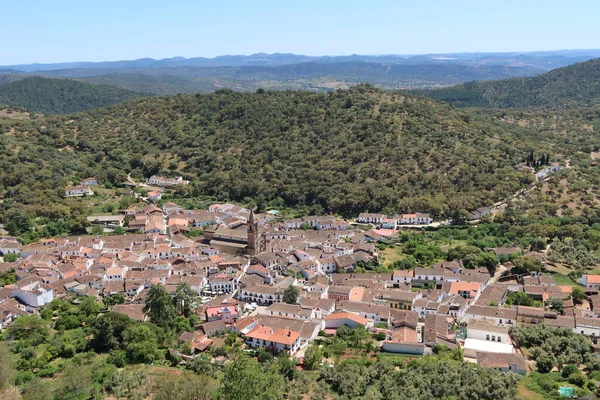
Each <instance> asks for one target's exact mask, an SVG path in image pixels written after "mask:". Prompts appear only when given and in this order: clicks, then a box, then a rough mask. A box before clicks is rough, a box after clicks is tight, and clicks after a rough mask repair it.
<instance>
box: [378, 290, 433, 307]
mask: <svg viewBox="0 0 600 400" xmlns="http://www.w3.org/2000/svg"><path fill="white" fill-rule="evenodd" d="M421 297H422V295H421V294H420V293H415V292H408V291H404V290H397V289H388V290H379V291H377V292H376V293H375V296H374V299H373V301H374V302H383V303H387V304H388V305H389V307H390V308H392V309H396V310H409V311H410V310H412V308H413V304H414V303H415V300H417V299H420V298H421Z"/></svg>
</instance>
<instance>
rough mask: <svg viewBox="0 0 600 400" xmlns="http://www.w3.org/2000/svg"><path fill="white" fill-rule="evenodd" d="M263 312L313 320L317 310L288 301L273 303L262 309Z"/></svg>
mask: <svg viewBox="0 0 600 400" xmlns="http://www.w3.org/2000/svg"><path fill="white" fill-rule="evenodd" d="M261 314H265V315H275V316H278V317H289V318H294V319H298V320H305V321H312V320H313V319H314V318H315V317H316V315H315V310H313V309H307V308H302V307H301V306H299V305H297V304H286V303H273V304H271V305H270V306H268V307H267V308H265V309H264V310H262V312H261Z"/></svg>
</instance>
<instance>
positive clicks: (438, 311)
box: [0, 178, 600, 375]
mask: <svg viewBox="0 0 600 400" xmlns="http://www.w3.org/2000/svg"><path fill="white" fill-rule="evenodd" d="M153 179H154V180H153V183H154V184H160V185H164V186H165V187H167V186H169V185H179V184H186V183H185V182H186V181H182V180H181V179H173V180H169V181H167V180H165V179H158V178H153ZM96 184H97V182H95V181H94V180H93V178H90V179H88V180H86V181H85V182H82V186H80V187H79V188H83V189H81V190H83V192H81V193H80V192H77V190H79V189H76V188H68V189H67V190H66V191H65V196H78V195H82V196H83V195H84V193H88V192H87V190H88V189H89V191H91V189H90V187H91V186H94V185H96ZM488 211H489V209H487V208H484V209H479V210H476V211H474V212H473V213H471V219H475V218H480V217H482V216H485V215H487V214H488ZM88 221H90V223H91V224H93V225H99V226H102V227H105V228H108V229H109V231H112V230H114V229H115V228H117V227H120V228H122V229H123V230H124V231H126V232H127V233H126V234H123V235H109V236H106V235H103V236H94V235H91V236H79V237H61V238H48V239H45V240H43V241H42V242H41V243H34V244H28V245H21V244H20V243H19V242H18V241H17V239H16V238H14V237H10V236H9V235H7V234H6V232H5V231H4V232H0V233H1V235H0V255H1V256H3V257H4V258H5V262H3V263H0V275H3V276H4V275H6V274H8V273H13V274H14V277H15V281H14V282H6V283H7V284H6V285H5V286H4V287H1V288H0V329H6V328H8V327H10V325H11V324H12V323H13V322H14V320H15V319H16V318H18V317H20V316H23V315H29V314H34V313H39V311H40V309H41V308H43V307H44V306H45V305H47V304H49V303H50V302H51V301H52V300H53V299H59V298H64V297H68V296H92V297H95V298H97V299H107V298H115V296H119V297H120V298H121V299H122V301H120V303H121V304H116V305H114V306H113V307H112V311H114V312H117V313H122V314H125V315H127V316H129V317H131V318H132V319H134V320H136V321H145V320H147V316H146V315H145V314H144V311H143V308H144V305H145V302H146V299H147V294H148V291H149V289H150V288H152V287H153V286H155V285H162V286H163V287H164V288H165V290H166V291H167V292H168V293H171V294H174V293H175V291H176V290H177V288H178V287H179V286H180V285H181V284H187V285H189V287H190V288H191V289H192V290H193V291H194V292H195V293H196V294H197V295H198V301H197V303H196V304H194V306H195V312H196V313H197V314H198V316H199V317H200V319H201V321H202V323H201V324H199V325H198V326H196V327H195V330H194V331H193V332H185V333H184V334H182V335H181V337H180V340H181V341H183V342H186V343H188V344H189V346H190V348H191V349H192V350H193V353H194V354H196V355H199V354H201V353H202V352H204V351H206V349H207V348H209V347H210V346H211V345H212V344H213V343H214V340H215V338H216V337H218V336H222V335H223V334H224V333H226V332H235V333H236V334H237V335H239V336H240V337H242V338H243V339H244V341H245V345H247V346H249V347H250V348H253V349H258V348H264V349H266V350H268V351H270V352H273V353H278V352H286V353H287V354H289V355H290V356H295V357H298V358H300V359H302V356H303V354H304V351H305V350H306V348H307V347H308V346H309V345H310V344H311V343H313V342H314V341H315V340H316V339H317V338H321V337H324V336H327V335H335V333H336V331H337V330H338V329H339V328H341V327H343V326H347V327H348V328H351V329H354V328H357V327H363V328H364V329H365V330H366V331H368V332H370V333H372V334H373V336H374V337H377V339H378V341H377V345H378V347H379V348H380V350H381V351H383V352H388V353H399V354H407V355H414V356H427V355H430V354H433V352H434V351H435V349H436V347H438V346H444V347H445V348H449V349H451V350H455V349H461V350H462V351H463V352H464V356H465V359H467V360H469V361H471V362H474V363H477V364H479V365H481V366H483V367H486V368H493V369H497V370H500V371H511V372H515V373H518V374H522V375H525V374H527V372H528V367H527V361H526V358H525V356H524V354H523V352H522V351H521V350H520V349H519V348H517V347H516V346H515V345H514V343H513V341H512V339H511V337H510V335H509V329H510V328H511V327H517V326H525V325H531V324H545V325H548V326H551V327H563V328H568V329H569V330H572V331H573V332H575V333H579V334H583V335H586V336H589V337H591V338H596V337H598V336H600V295H598V288H599V287H600V276H598V275H583V276H582V278H581V280H580V282H579V283H580V285H581V287H582V288H584V290H585V293H586V295H588V296H589V297H588V298H589V307H587V308H586V309H582V308H581V307H579V308H578V307H576V305H575V304H574V302H573V299H572V290H573V287H572V286H562V285H558V284H557V283H556V281H555V280H554V278H553V277H552V276H551V275H549V274H544V273H543V272H541V273H532V274H531V275H529V274H521V275H510V274H509V273H508V268H507V267H506V266H504V265H500V266H498V267H497V268H496V269H494V270H490V269H488V268H484V267H478V268H474V269H468V268H465V267H464V265H463V263H462V261H460V260H453V261H442V262H438V263H436V264H435V265H434V266H433V267H432V268H424V267H416V268H414V269H408V270H395V271H393V273H369V272H364V271H368V269H366V267H368V266H371V265H376V264H377V262H378V257H379V255H378V251H377V245H378V244H379V243H385V242H386V241H389V240H390V239H392V238H394V237H395V235H397V234H398V232H399V231H400V230H402V229H416V230H418V229H421V228H422V227H426V226H430V225H431V224H433V223H434V221H433V220H432V218H430V217H429V216H428V215H427V214H422V213H414V214H399V215H392V216H386V215H384V214H373V213H362V214H360V215H359V216H358V217H357V218H356V220H355V221H346V220H341V219H339V218H336V217H335V216H331V215H325V216H307V217H301V218H294V219H281V218H279V217H278V216H277V212H276V211H275V210H271V211H268V212H265V213H261V214H255V213H254V212H253V210H251V209H248V208H245V207H242V206H239V205H234V204H228V203H224V204H223V203H215V204H212V205H210V206H209V207H208V209H206V210H186V209H183V208H182V207H180V206H178V205H177V204H176V203H174V202H165V203H163V204H162V206H161V207H158V206H157V205H155V204H153V202H152V201H151V199H148V200H147V202H146V203H144V202H140V203H137V204H136V205H135V206H132V207H130V208H128V209H125V210H120V211H119V213H118V214H116V215H93V216H89V217H88ZM365 228H367V229H365ZM190 232H196V233H197V235H190ZM490 251H492V252H494V253H496V255H498V256H500V255H509V254H519V255H521V252H522V250H521V249H520V248H497V249H490ZM525 255H527V256H529V257H533V258H536V259H539V261H540V262H541V263H542V265H543V266H544V269H545V264H546V260H545V255H544V254H543V253H539V252H529V253H527V254H525ZM7 260H14V261H7ZM358 271H360V272H358ZM519 292H523V293H525V294H527V295H528V296H530V297H531V298H532V299H534V300H539V304H541V306H540V307H529V306H509V305H508V304H507V303H506V301H507V297H509V294H510V293H519ZM553 300H557V301H559V302H562V306H561V308H562V310H561V312H557V311H556V310H554V309H552V308H550V307H548V306H547V305H548V303H549V302H550V301H553ZM544 305H546V306H544Z"/></svg>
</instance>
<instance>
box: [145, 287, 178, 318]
mask: <svg viewBox="0 0 600 400" xmlns="http://www.w3.org/2000/svg"><path fill="white" fill-rule="evenodd" d="M144 312H145V313H146V314H147V315H148V316H149V317H150V321H152V323H154V324H156V325H157V326H160V327H161V328H169V327H170V326H171V325H172V324H173V321H174V320H175V316H176V315H177V313H176V311H175V307H173V303H172V301H171V296H170V295H169V294H168V293H167V291H166V290H165V288H164V287H163V286H162V285H154V286H152V287H151V288H150V290H149V291H148V299H147V300H146V305H145V306H144Z"/></svg>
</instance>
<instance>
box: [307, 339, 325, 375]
mask: <svg viewBox="0 0 600 400" xmlns="http://www.w3.org/2000/svg"><path fill="white" fill-rule="evenodd" d="M322 358H323V352H322V351H321V349H320V348H319V346H318V345H317V344H314V343H313V344H312V345H310V346H309V347H308V348H307V349H306V352H305V353H304V369H308V370H313V369H317V368H319V364H320V363H321V359H322Z"/></svg>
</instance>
